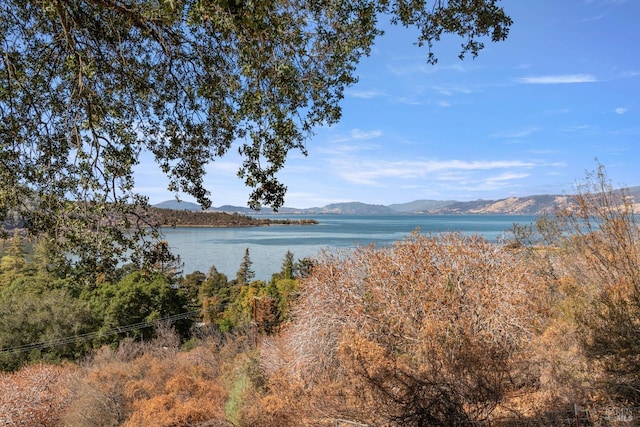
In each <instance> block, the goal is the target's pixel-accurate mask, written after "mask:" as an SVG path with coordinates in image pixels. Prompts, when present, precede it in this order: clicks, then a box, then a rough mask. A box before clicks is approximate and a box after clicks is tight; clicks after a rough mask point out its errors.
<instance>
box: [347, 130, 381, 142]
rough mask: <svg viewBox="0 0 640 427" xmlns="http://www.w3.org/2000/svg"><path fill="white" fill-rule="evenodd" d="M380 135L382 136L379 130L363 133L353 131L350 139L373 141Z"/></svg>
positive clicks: (361, 131) (362, 131)
mask: <svg viewBox="0 0 640 427" xmlns="http://www.w3.org/2000/svg"><path fill="white" fill-rule="evenodd" d="M380 135H382V132H381V131H379V130H371V131H364V130H360V129H353V130H352V131H351V138H352V139H358V140H363V139H373V138H377V137H379V136H380Z"/></svg>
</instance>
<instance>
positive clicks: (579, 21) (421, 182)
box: [137, 0, 640, 208]
mask: <svg viewBox="0 0 640 427" xmlns="http://www.w3.org/2000/svg"><path fill="white" fill-rule="evenodd" d="M501 4H502V5H503V6H504V8H505V10H506V12H507V14H509V15H510V16H511V18H512V19H513V21H514V23H513V25H512V27H511V30H510V33H509V37H508V39H507V40H506V41H504V42H499V43H492V42H491V41H490V40H487V41H486V43H485V46H486V47H485V49H484V50H482V51H480V54H479V56H478V57H476V58H475V59H474V58H472V57H471V56H467V57H466V58H465V59H464V60H462V61H461V60H460V59H459V58H458V54H459V52H460V43H461V42H462V40H460V39H458V38H454V37H447V38H445V39H442V40H441V41H440V42H437V43H436V44H435V46H434V49H433V51H434V53H435V54H436V55H437V57H438V59H439V60H438V63H437V64H436V65H435V66H433V65H429V64H427V62H426V57H427V50H426V48H419V47H417V46H416V45H415V41H416V36H417V33H416V32H415V30H411V29H405V28H403V27H397V26H393V25H390V24H388V23H385V22H384V21H382V25H383V28H384V29H385V31H386V33H385V35H384V36H382V37H381V38H379V39H378V40H377V41H376V43H375V45H374V46H373V49H372V52H371V55H370V56H369V57H368V58H365V59H363V60H362V61H361V62H360V64H359V65H358V68H357V74H358V76H359V82H358V83H357V84H355V85H353V86H351V87H349V88H348V89H347V91H346V93H345V98H344V100H343V102H342V109H343V115H342V119H341V121H340V122H339V123H338V124H335V125H333V126H331V127H324V128H320V129H317V130H316V133H315V135H314V136H313V137H312V138H310V139H309V140H308V141H307V150H308V156H307V157H304V156H302V155H301V154H300V153H298V152H291V153H290V155H289V158H288V160H287V163H286V165H285V167H284V169H283V171H282V172H281V173H280V174H279V175H278V177H279V178H280V179H281V181H282V182H283V183H284V184H285V185H286V186H287V187H288V191H287V195H286V198H285V206H288V207H296V208H308V207H319V206H324V205H327V204H330V203H340V202H352V201H358V202H363V203H369V204H380V205H389V204H395V203H405V202H411V201H413V200H420V199H432V200H459V201H467V200H477V199H502V198H506V197H512V196H527V195H535V194H570V193H572V192H574V191H575V188H576V185H578V184H579V183H580V182H582V181H583V180H584V179H585V176H586V173H587V172H588V171H593V170H594V169H596V168H597V167H598V165H599V164H602V165H603V166H604V167H605V168H606V171H607V174H608V176H609V178H610V179H611V182H612V184H613V185H614V186H615V187H620V186H634V185H640V167H639V165H638V163H639V161H640V46H639V45H638V42H639V41H640V25H638V21H639V20H640V1H639V0H503V1H502V3H501ZM240 163H241V161H240V158H239V156H237V155H236V154H235V152H234V151H233V150H232V151H231V152H230V153H229V154H227V155H226V156H225V157H224V158H222V159H218V160H216V161H215V162H214V163H212V164H211V165H210V166H209V167H208V169H207V176H206V178H205V183H206V186H207V188H208V190H209V191H210V192H211V198H212V202H213V204H212V205H213V206H221V205H226V204H230V205H236V206H246V204H247V200H248V196H249V193H250V189H247V188H245V187H244V185H243V183H242V181H241V180H240V179H238V178H237V176H236V172H237V170H238V167H239V165H240ZM166 182H167V181H166V179H164V178H163V177H162V174H161V172H160V171H159V169H158V168H157V167H156V166H154V165H152V164H150V162H143V163H142V164H141V167H140V169H139V171H138V174H137V190H138V191H139V192H141V193H143V194H145V195H147V196H148V197H149V200H150V202H151V203H152V204H155V203H159V202H162V201H165V200H171V199H174V198H175V195H174V194H173V193H171V192H169V191H167V190H166ZM180 199H181V200H185V201H193V199H192V198H190V197H188V196H186V195H184V194H181V195H180Z"/></svg>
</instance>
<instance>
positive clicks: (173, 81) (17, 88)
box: [0, 0, 511, 262]
mask: <svg viewBox="0 0 640 427" xmlns="http://www.w3.org/2000/svg"><path fill="white" fill-rule="evenodd" d="M382 14H388V15H391V16H392V18H393V19H395V21H396V22H398V23H402V24H403V25H415V26H417V27H418V28H419V29H420V30H421V36H420V39H419V43H427V44H428V45H429V48H431V45H432V42H433V41H434V40H438V39H439V37H440V36H441V34H443V33H455V34H458V35H459V36H461V37H462V38H463V39H464V40H465V41H464V43H463V46H462V52H463V53H465V52H471V53H472V54H473V55H475V54H477V52H478V50H480V49H481V48H482V44H481V43H480V42H479V41H478V39H479V38H481V37H484V36H490V37H491V39H492V40H494V41H497V40H502V39H504V37H506V34H507V31H508V27H509V25H510V24H511V20H510V19H509V18H508V17H507V16H506V15H505V14H504V11H503V10H502V9H501V8H500V7H498V6H497V0H474V1H470V0H456V1H449V2H435V3H434V4H427V2H424V1H411V2H406V1H391V2H388V1H372V0H356V1H349V2H346V1H301V2H293V1H290V0H269V1H251V0H244V1H240V0H238V1H236V0H233V1H228V0H185V1H158V2H148V1H142V0H129V1H126V2H120V1H118V2H116V1H111V0H109V1H102V0H100V1H99V0H72V1H61V0H41V1H38V2H30V1H26V0H7V1H5V2H3V3H2V5H0V17H1V19H0V37H1V40H0V41H1V42H0V56H1V57H2V61H0V177H2V182H3V184H4V183H6V184H7V185H6V186H3V188H2V189H1V190H0V213H1V214H4V215H6V214H7V213H8V212H9V211H12V212H17V213H19V214H20V215H23V216H25V217H28V218H29V221H28V222H27V225H28V226H29V227H31V228H32V229H33V231H35V232H40V233H42V232H48V233H51V234H52V235H54V236H56V237H59V238H61V241H64V242H75V241H77V244H81V245H85V246H86V247H88V248H93V249H91V250H89V251H88V252H89V253H91V254H92V255H91V256H96V255H99V256H104V257H107V259H110V258H113V257H112V255H113V254H105V253H102V254H96V252H100V251H98V250H97V249H96V247H97V246H99V245H98V243H97V241H98V240H100V239H99V238H97V237H95V236H92V237H91V238H88V236H87V233H90V234H92V233H105V234H106V235H109V233H111V236H110V238H112V239H114V241H115V244H116V245H117V246H120V247H121V248H122V250H120V252H126V251H127V250H128V249H130V248H131V247H132V246H136V244H135V243H132V242H135V241H136V239H138V238H139V237H140V236H139V235H132V236H130V237H131V238H127V239H121V237H122V236H119V235H118V233H117V232H112V231H111V229H112V228H114V227H120V228H122V227H123V226H128V225H132V224H128V223H127V219H126V218H128V217H129V216H130V215H131V214H132V213H133V212H136V209H135V206H134V208H131V207H130V206H131V205H140V206H142V207H144V205H145V200H144V198H141V197H140V196H139V195H137V194H136V193H135V182H134V169H135V166H136V165H137V164H138V161H139V156H140V154H141V153H143V152H151V153H153V155H154V157H155V160H156V161H157V163H158V164H159V166H160V168H161V169H162V171H163V172H165V173H166V174H167V176H168V177H169V180H170V181H169V189H170V190H172V191H174V192H176V193H181V192H184V193H187V194H189V195H191V196H193V197H195V198H196V199H197V201H198V202H199V203H200V204H201V205H202V206H203V207H204V208H206V207H208V206H209V205H210V204H211V200H210V194H209V192H208V189H207V188H205V184H204V176H205V174H206V169H207V165H208V164H210V163H211V162H212V161H213V160H215V159H216V158H219V157H222V156H224V155H225V154H226V153H227V151H228V150H229V148H230V147H231V146H232V144H233V143H238V145H239V147H240V149H239V151H240V154H241V155H242V156H243V158H244V160H243V163H242V166H241V167H240V170H239V171H238V176H239V177H240V178H241V179H243V180H244V182H245V184H246V185H247V186H249V187H251V188H252V189H253V192H252V193H251V195H250V198H249V200H248V203H249V205H250V206H251V207H254V208H258V207H260V206H261V205H263V204H265V205H269V206H271V207H273V208H276V209H277V208H278V207H280V206H282V205H283V203H284V196H285V193H286V186H285V184H283V183H282V182H280V180H279V179H278V172H279V171H280V170H281V169H282V168H283V167H284V166H285V163H286V158H287V155H288V153H289V152H290V151H291V150H300V151H301V152H302V153H303V154H306V148H305V143H306V142H307V141H308V139H309V137H310V136H311V135H312V133H313V130H314V129H315V128H316V127H317V126H319V125H327V124H332V123H335V122H337V121H338V120H339V119H340V115H341V110H340V101H341V99H342V98H343V96H344V89H345V88H346V87H347V86H349V85H351V84H353V83H355V82H356V81H357V76H356V73H355V72H356V65H357V63H358V61H359V60H360V58H361V57H362V56H363V55H368V54H369V52H370V48H371V45H372V44H373V42H374V39H375V38H376V37H377V36H379V35H380V34H381V33H382V32H381V30H379V29H378V28H377V26H376V25H377V19H378V16H380V15H382ZM429 59H430V61H432V62H435V60H434V57H433V56H432V55H431V53H430V56H429ZM54 199H57V200H58V202H55V201H54ZM25 200H28V201H29V203H30V206H26V205H25V204H24V201H25ZM45 200H47V202H46V203H45ZM65 200H76V201H78V200H81V201H84V202H87V203H84V204H83V205H82V206H83V207H84V209H85V210H84V211H83V212H80V211H79V210H78V209H75V208H77V206H75V207H74V209H72V211H71V212H70V211H69V210H68V209H67V208H69V205H67V204H65V203H64V201H65ZM98 206H103V207H104V206H107V207H108V209H106V210H104V212H103V214H102V215H107V216H110V217H114V218H117V220H115V221H113V220H109V221H104V220H99V219H98V218H97V217H96V211H95V210H94V208H97V207H98ZM40 212H43V213H44V214H43V215H40V214H39V213H40ZM50 218H55V219H56V220H55V221H53V220H50ZM76 230H82V233H83V236H84V237H85V238H82V239H79V237H81V235H80V234H78V233H76ZM69 233H70V234H72V235H73V234H74V233H75V236H74V237H72V238H71V237H69V236H68V234H69ZM85 252H87V251H84V250H83V251H79V253H80V254H84V253H85ZM118 257H119V255H118V256H116V257H115V258H118ZM82 258H83V256H81V259H82ZM109 262H111V261H109Z"/></svg>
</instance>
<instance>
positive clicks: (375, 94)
mask: <svg viewBox="0 0 640 427" xmlns="http://www.w3.org/2000/svg"><path fill="white" fill-rule="evenodd" d="M347 95H349V96H353V97H354V98H361V99H374V98H380V97H382V96H387V94H386V93H384V92H381V91H377V90H350V91H347Z"/></svg>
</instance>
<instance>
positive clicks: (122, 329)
mask: <svg viewBox="0 0 640 427" xmlns="http://www.w3.org/2000/svg"><path fill="white" fill-rule="evenodd" d="M199 313H200V312H199V311H197V310H194V311H189V312H186V313H179V314H172V315H170V316H165V317H162V318H160V319H156V320H152V321H148V322H139V323H132V324H130V325H124V326H118V327H116V328H112V329H108V330H106V331H94V332H87V333H84V334H79V335H72V336H67V337H61V338H55V339H52V340H48V341H41V342H36V343H30V344H22V345H18V346H15V347H9V348H3V349H1V350H0V354H4V353H24V352H28V351H32V350H42V349H44V348H50V347H58V346H61V345H65V344H75V343H79V342H82V341H89V340H92V339H94V338H98V337H107V336H112V335H118V334H123V333H126V332H130V331H133V330H136V329H144V328H148V327H151V326H154V325H157V324H159V323H163V322H168V323H173V322H176V321H178V320H182V319H188V318H190V317H194V316H196V315H197V314H199Z"/></svg>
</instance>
